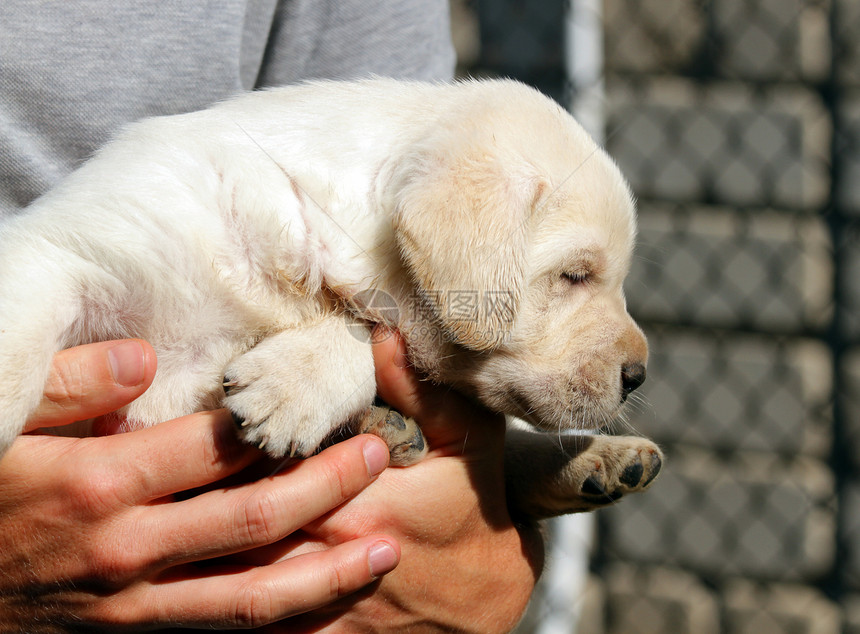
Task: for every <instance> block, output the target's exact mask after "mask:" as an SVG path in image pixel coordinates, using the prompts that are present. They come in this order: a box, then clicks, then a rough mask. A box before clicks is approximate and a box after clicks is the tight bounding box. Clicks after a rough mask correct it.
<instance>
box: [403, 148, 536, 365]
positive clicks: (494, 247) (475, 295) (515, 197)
mask: <svg viewBox="0 0 860 634" xmlns="http://www.w3.org/2000/svg"><path fill="white" fill-rule="evenodd" d="M458 149H460V150H462V149H463V148H462V146H461V147H460V148H458ZM449 150H450V148H449ZM544 189H545V185H544V181H543V179H541V178H540V177H538V176H537V175H536V172H535V170H534V169H531V168H530V167H529V166H527V165H526V164H524V162H523V161H522V159H519V160H516V159H513V158H512V159H511V160H503V158H502V157H500V156H498V155H494V154H491V153H490V152H487V151H486V150H483V151H482V150H479V149H477V148H476V147H474V146H473V147H472V148H471V149H468V150H466V151H458V152H451V151H449V152H447V153H446V152H441V151H439V152H427V153H424V154H423V155H422V156H421V157H420V159H418V160H415V161H412V162H411V165H410V168H409V169H408V172H406V173H402V174H401V179H399V188H398V192H397V194H396V196H397V207H396V213H395V225H394V226H395V234H396V237H397V242H398V246H399V248H400V251H401V256H402V258H403V260H404V262H405V263H406V266H407V268H408V269H409V271H410V273H411V274H412V277H413V279H414V282H415V284H416V288H417V292H418V298H417V299H418V300H419V301H420V302H421V306H420V309H421V310H428V311H430V312H432V313H433V314H434V316H435V318H436V321H437V323H438V324H439V325H440V326H441V327H442V329H443V330H444V332H445V333H446V335H447V336H448V338H449V339H450V340H452V341H455V342H457V343H459V344H461V345H463V346H465V347H467V348H471V349H475V350H489V349H491V348H493V347H495V346H497V345H498V344H499V343H501V342H502V341H503V340H504V339H505V336H506V333H508V332H509V331H510V328H511V326H512V324H513V320H514V318H515V316H516V315H517V312H518V308H519V304H520V300H521V298H522V294H523V292H524V280H525V268H526V249H527V239H528V235H529V233H530V230H529V229H530V218H531V214H532V211H533V209H534V207H535V205H536V203H537V200H538V199H539V198H540V197H541V194H542V192H543V191H544Z"/></svg>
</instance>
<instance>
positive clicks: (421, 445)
mask: <svg viewBox="0 0 860 634" xmlns="http://www.w3.org/2000/svg"><path fill="white" fill-rule="evenodd" d="M356 431H358V432H359V433H362V434H374V435H376V436H379V437H380V438H382V440H384V441H385V442H386V444H387V445H388V451H389V452H390V454H391V461H390V464H391V465H393V466H395V467H405V466H408V465H411V464H414V463H416V462H418V461H419V460H421V459H422V458H423V457H424V456H426V455H427V441H426V440H425V439H424V434H423V433H422V432H421V428H420V427H419V426H418V423H416V422H415V421H414V420H412V419H411V418H407V417H405V416H403V415H402V414H401V413H400V412H398V411H397V410H394V409H391V408H390V407H389V406H388V405H386V404H384V403H382V402H381V401H377V404H376V405H372V406H370V407H369V408H367V410H366V411H365V412H364V414H363V415H362V416H361V417H360V419H359V421H358V424H357V425H356Z"/></svg>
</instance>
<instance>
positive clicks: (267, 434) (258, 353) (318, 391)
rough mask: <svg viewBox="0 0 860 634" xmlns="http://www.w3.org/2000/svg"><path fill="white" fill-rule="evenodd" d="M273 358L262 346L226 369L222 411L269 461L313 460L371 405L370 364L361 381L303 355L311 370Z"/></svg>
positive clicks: (373, 384) (312, 357)
mask: <svg viewBox="0 0 860 634" xmlns="http://www.w3.org/2000/svg"><path fill="white" fill-rule="evenodd" d="M273 352H279V351H278V350H272V349H267V347H266V346H263V345H262V344H261V345H259V346H258V347H257V348H254V349H252V350H250V351H249V352H247V353H245V354H243V355H242V356H241V357H239V358H237V359H236V360H234V361H233V362H232V363H231V364H230V365H229V366H228V368H227V370H226V371H225V373H224V393H225V399H224V405H225V406H226V407H227V408H228V409H229V410H230V411H231V412H232V413H233V417H234V419H235V420H236V422H237V425H239V433H240V435H241V436H242V438H243V439H244V440H245V441H246V442H248V443H249V444H252V445H256V446H257V447H260V448H261V449H265V450H266V451H267V452H268V453H269V454H270V455H272V456H274V457H280V456H309V455H311V454H313V453H314V452H315V451H316V450H317V449H318V448H319V447H320V445H321V444H322V442H323V441H324V440H325V439H326V438H327V437H328V436H330V435H331V434H332V432H333V431H334V430H336V429H338V428H339V427H341V426H343V425H344V424H346V423H348V422H349V421H351V420H354V419H355V418H356V417H357V416H358V414H359V413H360V412H362V411H363V410H364V409H365V408H366V407H367V404H368V403H370V402H372V401H373V393H374V391H375V388H376V385H375V383H374V381H373V374H372V372H373V365H372V360H368V372H367V374H368V376H367V378H363V377H361V375H358V376H350V375H348V374H347V373H346V372H344V368H343V365H341V366H340V367H338V366H337V365H336V364H335V363H334V362H332V361H330V360H329V359H325V358H323V359H317V358H316V357H315V356H314V355H308V356H307V358H308V360H309V361H308V363H311V362H312V363H313V367H297V366H296V365H295V364H294V363H293V362H291V361H286V360H285V357H284V356H283V355H281V354H275V355H273ZM294 358H295V357H294V356H292V355H288V356H286V359H290V360H292V359H294ZM335 368H336V369H335Z"/></svg>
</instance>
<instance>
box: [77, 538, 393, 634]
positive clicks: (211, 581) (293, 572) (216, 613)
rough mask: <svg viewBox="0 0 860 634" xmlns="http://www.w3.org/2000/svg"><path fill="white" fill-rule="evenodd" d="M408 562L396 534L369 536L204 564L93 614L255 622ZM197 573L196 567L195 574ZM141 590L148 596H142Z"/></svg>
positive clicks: (157, 621) (152, 620)
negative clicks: (255, 559) (280, 557)
mask: <svg viewBox="0 0 860 634" xmlns="http://www.w3.org/2000/svg"><path fill="white" fill-rule="evenodd" d="M399 561H400V546H399V544H398V543H397V541H396V540H394V539H393V538H390V537H386V536H382V535H374V536H369V537H362V538H360V539H356V540H353V541H350V542H346V543H344V544H340V545H338V546H335V547H333V548H331V549H329V550H323V551H318V552H312V553H307V554H303V555H298V556H296V557H292V558H290V559H286V560H284V561H281V562H278V563H275V564H271V565H268V566H261V567H252V568H247V567H244V568H234V569H227V570H222V571H220V574H218V572H219V571H218V570H216V569H213V568H206V569H204V572H205V576H199V573H198V574H196V575H195V576H194V577H192V578H188V577H187V576H186V577H185V578H181V579H176V577H177V576H178V575H177V574H176V572H175V571H168V573H167V574H168V575H169V576H170V577H173V579H172V580H171V579H164V580H160V582H158V583H156V584H154V585H150V584H143V585H141V586H139V587H137V588H135V589H133V590H132V591H131V593H130V594H131V596H129V595H125V596H123V597H118V598H117V600H116V601H114V602H112V605H110V604H109V605H107V606H103V607H102V608H101V610H100V612H98V613H96V614H91V615H88V616H89V618H90V619H93V620H95V621H96V622H98V621H103V622H104V621H106V622H111V623H116V622H117V621H120V622H122V621H125V622H127V623H129V624H136V625H138V624H141V623H147V624H149V625H153V626H154V625H161V624H170V625H173V626H182V627H206V628H212V627H218V628H225V629H226V628H243V629H244V628H251V627H259V626H261V625H265V624H267V623H272V622H274V621H278V620H281V619H284V618H287V617H289V616H293V615H295V614H300V613H303V612H307V611H310V610H314V609H317V608H319V607H322V606H324V605H327V604H328V603H331V602H332V601H335V600H337V599H338V598H340V597H343V596H345V595H348V594H350V593H352V592H355V591H357V590H359V589H361V588H363V587H364V586H366V585H367V584H368V583H371V582H373V581H375V580H376V579H377V578H378V577H380V576H381V575H383V574H385V573H387V572H389V571H390V570H392V569H393V568H394V567H395V566H396V565H397V564H398V562H399ZM192 574H193V572H192ZM136 593H139V595H140V596H134V595H135V594H136Z"/></svg>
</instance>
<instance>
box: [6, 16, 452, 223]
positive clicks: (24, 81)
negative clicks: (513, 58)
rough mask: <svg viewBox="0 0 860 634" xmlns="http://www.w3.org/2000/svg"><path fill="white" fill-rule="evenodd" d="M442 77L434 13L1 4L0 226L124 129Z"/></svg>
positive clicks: (444, 24)
mask: <svg viewBox="0 0 860 634" xmlns="http://www.w3.org/2000/svg"><path fill="white" fill-rule="evenodd" d="M453 69H454V52H453V47H452V45H451V40H450V32H449V18H448V4H447V1H446V0H158V1H153V0H122V1H120V2H117V1H116V0H2V2H0V217H2V216H3V215H4V214H7V213H12V212H14V211H15V210H16V209H20V208H21V207H22V206H24V205H26V204H28V203H29V202H31V201H32V200H33V199H34V198H35V197H37V196H38V195H40V194H41V193H43V192H44V191H45V190H47V189H48V188H50V187H51V186H52V185H54V184H55V183H56V182H57V181H58V180H59V179H61V178H62V177H63V176H65V175H66V174H68V173H69V172H70V171H71V170H73V169H74V168H75V167H76V166H78V165H79V164H80V163H81V162H82V161H84V160H86V158H87V157H89V156H90V155H91V154H92V153H93V151H94V150H95V149H96V148H98V147H99V146H100V145H102V144H103V143H104V142H105V141H107V140H108V139H109V138H110V137H111V135H112V134H114V133H115V131H116V130H117V129H118V128H119V127H120V126H122V125H123V124H125V123H127V122H129V121H134V120H136V119H140V118H142V117H146V116H152V115H161V114H174V113H181V112H188V111H191V110H197V109H200V108H203V107H205V106H207V105H209V104H211V103H213V102H215V101H218V100H221V99H224V98H226V97H228V96H230V95H233V94H235V93H237V92H239V91H242V90H250V89H254V88H262V87H267V86H275V85H283V84H289V83H293V82H297V81H300V80H302V79H312V78H329V79H345V78H354V77H361V76H367V75H370V74H376V75H384V76H391V77H400V78H414V79H426V80H448V79H450V78H451V76H452V73H453Z"/></svg>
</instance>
